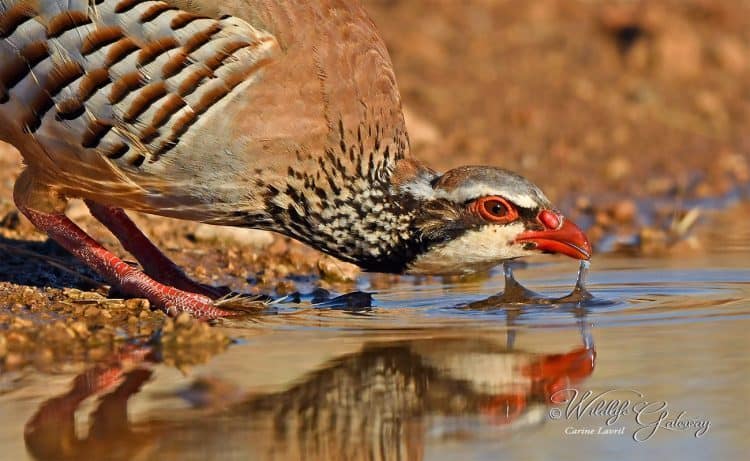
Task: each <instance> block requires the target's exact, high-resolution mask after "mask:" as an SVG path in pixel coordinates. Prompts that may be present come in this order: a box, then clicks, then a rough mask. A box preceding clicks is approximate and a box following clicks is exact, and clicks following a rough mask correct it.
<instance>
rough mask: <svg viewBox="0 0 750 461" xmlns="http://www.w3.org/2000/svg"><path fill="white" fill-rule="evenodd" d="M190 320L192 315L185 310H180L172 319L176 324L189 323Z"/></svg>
mask: <svg viewBox="0 0 750 461" xmlns="http://www.w3.org/2000/svg"><path fill="white" fill-rule="evenodd" d="M192 321H193V317H192V316H191V315H190V314H188V313H187V312H180V314H179V315H177V317H176V318H175V319H174V323H175V324H176V325H177V326H184V325H189V324H190V323H191V322H192Z"/></svg>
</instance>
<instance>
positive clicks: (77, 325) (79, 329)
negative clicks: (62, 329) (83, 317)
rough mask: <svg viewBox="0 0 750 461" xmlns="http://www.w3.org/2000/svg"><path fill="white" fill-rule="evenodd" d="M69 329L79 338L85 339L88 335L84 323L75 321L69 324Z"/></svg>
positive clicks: (87, 329)
mask: <svg viewBox="0 0 750 461" xmlns="http://www.w3.org/2000/svg"><path fill="white" fill-rule="evenodd" d="M70 329H71V330H73V331H74V332H75V333H76V335H78V336H79V337H81V338H85V337H87V336H88V335H89V333H90V332H89V328H88V327H87V326H86V322H83V321H80V320H79V321H77V322H73V323H71V324H70Z"/></svg>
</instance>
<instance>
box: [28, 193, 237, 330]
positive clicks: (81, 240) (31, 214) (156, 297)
mask: <svg viewBox="0 0 750 461" xmlns="http://www.w3.org/2000/svg"><path fill="white" fill-rule="evenodd" d="M18 208H19V210H20V211H21V212H22V213H23V214H24V215H26V217H28V218H29V220H30V221H31V222H32V223H33V224H34V225H35V226H36V227H37V228H38V229H39V230H42V231H44V232H46V233H47V234H48V235H49V236H50V238H52V239H53V240H55V241H56V242H57V243H59V244H60V245H61V246H62V247H63V248H65V249H66V250H68V251H69V252H71V253H72V254H73V255H74V256H75V257H77V258H78V259H79V260H81V261H83V262H84V263H85V264H86V265H87V266H89V267H91V268H92V269H93V270H95V271H96V272H97V273H98V274H99V275H101V276H102V277H104V278H106V279H107V280H109V281H110V282H111V283H114V284H116V285H117V286H118V287H119V288H120V289H121V290H122V291H123V292H125V293H127V294H129V295H131V296H137V297H144V298H147V299H148V300H149V301H151V303H153V304H154V305H156V306H157V307H159V308H161V309H164V310H165V311H167V312H168V313H170V314H173V315H176V314H177V313H179V312H189V313H191V314H193V315H195V316H197V317H203V318H215V317H223V316H230V315H235V313H234V312H231V311H226V310H224V309H220V308H218V307H216V306H215V305H214V304H213V300H212V299H211V298H209V297H207V296H203V295H200V294H195V293H190V292H187V291H182V290H178V289H176V288H174V287H171V286H167V285H163V284H161V283H159V282H157V281H155V280H154V279H152V278H150V277H149V276H147V275H146V274H144V273H143V272H141V271H140V270H138V269H135V268H133V267H131V266H129V265H128V264H127V263H125V262H124V261H123V260H121V259H120V258H118V257H117V256H115V255H114V254H112V253H111V252H109V251H108V250H107V249H106V248H104V247H103V246H101V245H99V244H98V243H97V242H96V241H95V240H94V239H92V238H91V237H89V236H88V235H87V234H86V233H85V232H84V231H83V230H81V228H80V227H78V226H77V225H76V224H75V223H74V222H73V221H71V220H70V219H68V217H67V216H65V215H64V214H60V213H43V212H39V211H36V210H32V209H30V208H26V207H24V206H23V205H22V204H18Z"/></svg>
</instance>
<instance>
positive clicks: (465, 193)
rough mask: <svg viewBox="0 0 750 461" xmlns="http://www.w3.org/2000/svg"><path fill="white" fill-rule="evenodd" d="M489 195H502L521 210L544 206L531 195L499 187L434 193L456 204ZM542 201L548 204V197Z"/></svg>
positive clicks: (480, 187)
mask: <svg viewBox="0 0 750 461" xmlns="http://www.w3.org/2000/svg"><path fill="white" fill-rule="evenodd" d="M488 195H500V196H502V197H504V198H506V199H508V200H510V201H511V202H513V203H514V204H516V205H518V206H520V207H521V208H531V209H533V208H536V207H538V206H540V205H543V203H540V201H539V200H538V199H536V198H534V197H531V196H529V195H519V194H515V193H513V192H510V191H507V190H502V189H499V188H497V187H488V186H486V185H483V184H481V185H475V186H471V187H462V188H460V189H457V190H453V191H450V192H448V191H445V190H436V191H434V192H433V197H435V198H444V199H448V200H451V201H452V202H455V203H463V202H467V201H469V200H474V199H476V198H478V197H486V196H488ZM542 199H543V200H544V201H545V202H547V200H546V197H542Z"/></svg>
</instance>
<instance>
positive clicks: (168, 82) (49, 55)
mask: <svg viewBox="0 0 750 461" xmlns="http://www.w3.org/2000/svg"><path fill="white" fill-rule="evenodd" d="M0 63H1V64H2V65H1V66H0V139H2V140H4V141H7V142H10V143H11V144H13V145H14V146H16V147H17V148H18V149H19V150H20V151H21V153H22V155H23V157H24V159H25V162H26V169H25V171H24V172H23V173H22V174H21V176H20V177H19V179H18V181H17V183H16V187H15V193H14V195H15V201H16V204H17V206H18V208H19V209H20V210H21V211H22V212H23V213H24V214H25V215H26V216H27V217H28V218H29V219H30V220H31V222H33V223H34V225H36V226H37V227H38V228H39V229H41V230H43V231H45V232H47V233H48V234H49V236H50V237H51V238H53V239H54V240H55V241H57V242H58V243H59V244H61V245H62V246H63V247H65V248H66V249H67V250H69V251H70V252H71V253H73V254H74V255H76V256H77V257H78V258H80V259H81V260H82V261H84V262H85V263H86V264H87V265H89V266H90V267H92V268H93V269H95V270H96V271H97V272H98V273H99V274H101V275H102V276H104V277H105V278H107V279H108V280H110V281H111V282H113V283H115V284H116V285H118V286H119V288H120V289H121V290H122V291H124V292H125V293H128V294H130V295H133V296H143V297H146V298H148V299H149V300H151V302H152V303H154V304H155V305H156V306H158V307H160V308H162V309H166V310H168V311H169V312H172V313H174V312H179V311H187V312H191V313H193V314H196V315H198V316H203V317H214V316H219V315H227V314H229V312H227V311H225V310H223V309H221V308H219V307H218V306H217V305H216V304H215V303H214V300H213V298H215V297H216V296H218V292H217V290H213V289H212V288H210V287H206V286H203V285H200V284H197V283H195V282H193V281H191V280H190V279H188V278H187V277H186V276H185V275H184V274H183V273H182V271H180V269H179V268H177V267H176V266H175V265H174V264H173V263H172V262H171V261H169V260H168V259H167V258H166V257H165V256H164V255H163V254H162V253H161V252H159V250H158V249H157V248H156V247H155V246H153V244H151V242H149V240H148V239H147V238H146V237H145V236H144V235H143V234H141V233H140V232H139V231H138V229H137V228H136V227H135V225H134V224H133V223H132V222H131V221H130V220H129V219H128V217H127V216H126V215H125V213H124V212H123V209H130V210H137V211H141V212H145V213H151V214H157V215H162V216H171V217H175V218H181V219H188V220H195V221H201V222H206V223H212V224H223V225H232V226H245V227H253V228H259V229H268V230H272V231H275V232H279V233H281V234H284V235H288V236H290V237H293V238H295V239H298V240H300V241H302V242H305V243H307V244H309V245H311V246H313V247H315V248H317V249H319V250H321V251H323V252H326V253H328V254H331V255H334V256H336V257H339V258H341V259H343V260H346V261H350V262H353V263H355V264H358V265H359V266H361V267H362V268H364V269H366V270H369V271H380V272H395V273H401V272H407V273H430V274H448V273H452V274H455V273H459V274H460V273H467V272H471V271H475V270H482V269H486V268H489V267H492V266H494V265H496V264H498V263H499V262H501V261H503V260H507V259H510V258H517V257H520V256H525V255H530V254H533V253H537V252H556V253H562V254H566V255H568V256H572V257H574V258H588V257H589V255H590V252H591V247H590V245H589V243H588V241H587V240H586V237H585V235H584V234H583V233H582V232H581V231H580V230H579V229H578V228H577V227H576V226H575V225H574V224H573V223H571V222H570V221H566V220H565V219H564V217H563V216H562V215H561V214H560V213H559V212H557V211H555V210H554V209H553V208H552V205H551V204H550V202H549V201H548V200H547V198H546V197H545V196H544V194H543V193H542V192H541V191H540V190H539V189H538V188H537V187H536V186H534V185H533V184H531V183H530V182H529V181H527V180H526V179H524V178H522V177H520V176H517V175H515V174H513V173H510V172H508V171H506V170H502V169H498V168H493V167H476V166H472V167H462V168H457V169H454V170H451V171H448V172H446V173H444V174H439V173H436V172H434V171H432V170H430V169H428V168H427V167H425V166H423V165H421V164H420V163H418V162H416V161H415V160H413V159H412V158H411V157H410V154H409V140H408V137H407V133H406V129H405V127H404V118H403V115H402V111H401V99H400V96H399V92H398V88H397V86H396V79H395V77H394V74H393V68H392V65H391V61H390V58H389V56H388V52H387V50H386V48H385V45H384V44H383V42H382V40H381V39H380V37H379V36H378V34H377V31H376V29H375V26H374V25H373V23H372V21H371V20H370V19H369V18H368V16H367V14H366V13H365V11H364V10H363V8H362V7H361V6H360V5H359V4H358V3H357V2H355V1H351V0H315V1H312V0H289V1H271V0H224V1H219V2H216V1H208V0H167V1H147V0H0ZM68 197H80V198H83V199H85V200H86V202H87V204H88V205H89V208H90V209H91V211H92V213H93V215H94V216H95V217H96V218H98V219H99V220H100V221H102V222H103V223H104V224H105V225H106V226H107V227H108V228H109V229H110V230H112V232H113V233H114V234H115V235H116V236H117V237H118V238H119V239H120V241H121V242H122V243H123V245H124V247H125V248H126V249H127V250H128V251H130V252H131V253H132V254H133V255H134V256H135V257H136V258H137V259H138V260H139V262H140V263H141V265H142V266H143V271H141V270H138V269H136V268H133V267H131V266H130V265H128V264H126V263H124V262H123V261H122V260H120V259H119V258H118V257H116V256H115V255H113V254H112V253H111V252H109V251H108V250H106V249H105V248H103V247H102V246H101V245H99V244H98V243H97V242H95V241H94V240H93V239H91V238H90V237H89V236H87V235H86V234H85V233H84V232H83V231H82V230H81V229H80V228H79V227H77V226H76V225H75V224H74V223H73V222H72V221H70V220H69V219H68V218H67V217H66V216H65V214H64V207H65V202H66V198H68Z"/></svg>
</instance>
